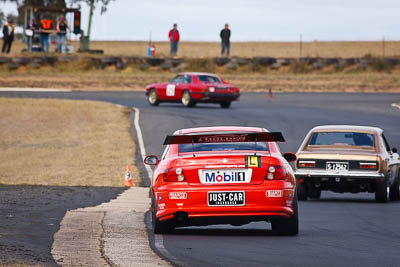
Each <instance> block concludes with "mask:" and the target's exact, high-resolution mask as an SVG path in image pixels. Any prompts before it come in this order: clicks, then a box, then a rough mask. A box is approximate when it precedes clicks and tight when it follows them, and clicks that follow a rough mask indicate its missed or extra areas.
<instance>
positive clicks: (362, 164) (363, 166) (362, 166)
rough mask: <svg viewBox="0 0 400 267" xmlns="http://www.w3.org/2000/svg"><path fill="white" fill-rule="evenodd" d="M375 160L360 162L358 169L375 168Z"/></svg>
mask: <svg viewBox="0 0 400 267" xmlns="http://www.w3.org/2000/svg"><path fill="white" fill-rule="evenodd" d="M376 167H377V164H376V162H360V169H368V170H376Z"/></svg>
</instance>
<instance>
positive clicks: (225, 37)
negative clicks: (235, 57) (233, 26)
mask: <svg viewBox="0 0 400 267" xmlns="http://www.w3.org/2000/svg"><path fill="white" fill-rule="evenodd" d="M219 36H220V37H221V56H224V54H225V51H226V56H227V57H229V50H230V46H231V44H230V40H229V39H230V38H231V30H230V29H229V25H228V24H225V28H224V29H222V30H221V33H220V34H219Z"/></svg>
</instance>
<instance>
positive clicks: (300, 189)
mask: <svg viewBox="0 0 400 267" xmlns="http://www.w3.org/2000/svg"><path fill="white" fill-rule="evenodd" d="M296 187H297V198H298V199H299V200H300V201H306V200H307V187H306V185H305V184H304V183H299V182H298V181H297V185H296Z"/></svg>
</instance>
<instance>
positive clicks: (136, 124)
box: [132, 107, 153, 180]
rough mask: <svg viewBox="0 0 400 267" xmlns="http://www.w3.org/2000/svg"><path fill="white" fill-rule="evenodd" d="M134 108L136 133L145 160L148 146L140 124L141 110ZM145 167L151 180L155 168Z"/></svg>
mask: <svg viewBox="0 0 400 267" xmlns="http://www.w3.org/2000/svg"><path fill="white" fill-rule="evenodd" d="M132 109H133V110H134V111H135V119H134V122H133V124H134V125H135V129H136V134H137V138H138V142H139V149H140V155H141V156H142V161H143V160H144V158H145V157H146V148H145V147H144V141H143V134H142V130H141V128H140V124H139V114H140V110H139V109H138V108H135V107H133V108H132ZM144 167H145V168H146V172H147V175H148V177H149V179H150V180H151V177H152V176H153V170H152V169H151V168H150V166H149V165H144Z"/></svg>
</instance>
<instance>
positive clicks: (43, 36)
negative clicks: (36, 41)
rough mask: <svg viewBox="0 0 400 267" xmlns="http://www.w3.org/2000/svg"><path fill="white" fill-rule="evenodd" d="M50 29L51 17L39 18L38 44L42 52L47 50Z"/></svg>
mask: <svg viewBox="0 0 400 267" xmlns="http://www.w3.org/2000/svg"><path fill="white" fill-rule="evenodd" d="M50 30H51V19H49V18H48V17H47V16H45V17H44V18H43V19H41V20H40V45H41V46H42V50H43V51H44V52H49V34H50Z"/></svg>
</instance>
